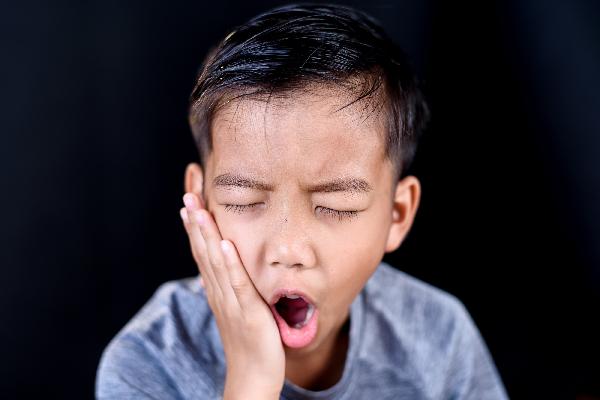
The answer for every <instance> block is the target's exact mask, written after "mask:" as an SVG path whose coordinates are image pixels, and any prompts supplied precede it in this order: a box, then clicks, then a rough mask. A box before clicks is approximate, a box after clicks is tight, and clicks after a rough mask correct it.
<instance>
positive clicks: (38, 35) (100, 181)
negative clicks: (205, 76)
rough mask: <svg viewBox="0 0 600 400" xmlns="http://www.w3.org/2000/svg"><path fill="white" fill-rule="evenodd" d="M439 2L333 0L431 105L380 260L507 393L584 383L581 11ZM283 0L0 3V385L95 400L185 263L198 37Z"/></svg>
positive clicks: (597, 168)
mask: <svg viewBox="0 0 600 400" xmlns="http://www.w3.org/2000/svg"><path fill="white" fill-rule="evenodd" d="M456 3H457V2H446V1H433V0H429V1H418V0H414V1H398V2H392V1H379V0H372V1H369V2H364V3H360V2H358V3H356V2H346V4H354V5H356V6H358V7H359V8H361V9H363V10H365V11H367V12H368V13H370V14H371V15H373V16H374V17H375V18H377V19H379V20H380V21H381V23H382V24H383V25H384V27H385V28H386V30H388V32H389V33H390V34H391V35H392V36H393V37H394V38H395V39H396V40H397V42H398V43H399V44H400V45H401V46H402V47H403V48H404V49H405V50H406V51H407V53H409V55H410V58H411V60H412V61H413V64H414V66H415V69H416V70H417V72H418V74H419V76H420V77H421V78H422V79H423V80H424V83H425V91H426V94H427V97H428V99H429V102H430V105H431V108H432V112H433V120H432V124H431V126H430V129H429V130H428V131H427V133H426V134H425V136H424V138H423V141H422V142H421V146H420V148H419V150H418V153H417V157H416V160H415V164H414V166H413V173H414V174H415V175H416V176H418V177H419V178H420V180H421V182H422V188H423V198H422V202H421V207H420V209H419V212H418V214H417V218H416V221H415V225H414V228H413V230H412V231H411V233H410V235H409V236H408V238H407V240H406V242H405V243H404V244H403V245H402V247H401V248H400V249H399V250H398V251H397V252H396V253H395V254H393V255H391V256H386V258H385V260H386V261H388V262H390V263H392V264H394V265H397V266H399V267H400V268H401V269H403V270H405V271H407V272H409V273H411V274H413V275H415V276H417V277H419V278H421V279H424V280H426V281H429V282H431V283H433V284H434V285H436V286H438V287H441V288H443V289H444V290H447V291H449V292H451V293H453V294H455V295H456V296H458V297H459V298H460V299H461V300H462V301H463V302H464V303H465V305H466V306H467V308H468V310H469V311H470V313H471V315H472V316H473V318H474V320H475V322H476V323H477V325H478V327H479V329H480V330H481V332H482V334H483V336H484V338H485V340H486V342H487V344H488V347H489V348H490V351H491V353H492V355H493V357H494V360H495V362H496V365H497V367H498V369H499V371H500V374H501V376H502V378H503V380H504V383H505V385H506V388H507V390H508V392H509V395H510V396H511V398H517V399H526V398H530V399H532V398H557V399H558V398H572V396H573V394H574V393H575V392H576V393H578V394H579V395H583V394H588V395H600V390H599V388H598V386H599V385H598V381H599V378H598V377H600V373H599V371H598V364H599V358H598V357H599V352H598V346H597V343H596V342H597V338H598V337H600V336H599V335H598V333H599V332H598V330H597V328H595V320H597V318H598V314H599V312H598V307H597V305H598V297H599V295H598V293H599V291H600V290H599V287H600V267H599V266H600V207H599V206H598V205H599V204H600V161H599V158H600V94H599V93H600V91H599V89H600V78H599V77H598V75H599V72H600V45H599V43H600V40H598V39H599V38H600V23H599V22H600V21H599V18H598V16H599V11H600V10H599V7H598V3H596V2H594V1H591V0H590V1H587V2H586V1H579V2H567V1H546V2H541V1H539V2H536V1H533V0H524V1H516V0H515V1H505V2H497V3H494V2H473V3H472V4H466V3H462V4H456ZM279 4H282V3H281V2H275V1H272V2H268V1H219V2H202V1H170V2H149V1H129V2H121V1H86V2H67V1H52V2H26V1H24V2H19V3H17V2H15V3H12V4H10V3H3V4H2V6H1V9H0V33H1V35H0V40H1V44H2V46H1V48H0V51H1V52H2V53H1V54H2V55H1V67H0V68H1V69H0V72H1V74H0V91H1V96H2V97H1V99H2V100H1V103H0V106H1V108H0V118H1V119H0V122H1V129H2V136H1V137H2V143H1V147H0V170H1V171H2V173H1V174H0V176H1V179H2V182H1V186H0V187H1V190H2V196H1V203H0V206H1V207H0V210H1V212H2V214H1V215H0V217H1V219H0V221H1V222H0V223H1V224H2V229H1V230H0V232H1V235H2V236H1V238H0V239H1V241H0V243H1V246H2V247H1V248H0V249H1V251H0V257H1V258H0V265H1V266H2V278H1V280H0V296H1V297H0V305H1V315H0V317H1V319H0V346H1V350H0V354H1V356H0V357H1V362H0V368H1V370H0V385H1V386H0V393H1V397H3V398H34V397H35V398H54V397H55V398H88V397H92V396H93V385H94V378H95V371H96V367H97V363H98V361H99V357H100V354H101V351H102V350H103V348H104V347H105V346H106V344H107V343H108V341H109V340H110V339H111V338H112V337H113V336H114V335H115V334H116V332H117V331H118V330H119V329H120V328H121V327H122V326H123V325H124V324H125V323H126V322H127V321H128V320H129V319H130V318H131V317H132V316H133V315H134V313H135V312H136V311H137V310H138V309H139V308H140V307H141V306H142V305H143V304H144V303H145V301H147V300H148V298H149V297H150V296H151V295H152V293H153V292H154V290H155V289H156V287H157V286H158V285H159V284H160V283H162V282H164V281H166V280H170V279H176V278H181V277H184V276H190V275H192V274H195V273H196V269H195V265H194V263H193V260H192V258H191V255H190V252H189V247H188V243H187V238H186V236H185V232H184V231H183V229H182V227H181V222H180V219H179V215H178V210H179V208H180V206H181V204H182V203H181V196H182V194H183V172H184V168H185V166H186V164H187V163H188V162H190V161H197V153H196V150H195V148H194V144H193V141H192V137H191V134H190V131H189V129H188V126H187V122H186V108H187V98H188V96H189V93H190V91H191V89H192V87H193V83H194V78H195V74H196V72H197V69H198V68H199V66H200V62H201V60H202V58H203V56H204V54H205V53H206V51H207V49H208V47H209V46H210V45H212V44H213V43H215V42H216V41H217V40H218V39H220V38H221V37H222V36H223V35H224V34H226V33H227V32H228V31H229V30H230V29H231V28H232V27H233V26H235V25H236V24H239V23H242V22H244V21H245V20H246V19H248V18H250V17H252V16H254V15H255V14H257V13H258V12H261V11H264V10H266V9H267V8H270V7H271V6H275V5H279Z"/></svg>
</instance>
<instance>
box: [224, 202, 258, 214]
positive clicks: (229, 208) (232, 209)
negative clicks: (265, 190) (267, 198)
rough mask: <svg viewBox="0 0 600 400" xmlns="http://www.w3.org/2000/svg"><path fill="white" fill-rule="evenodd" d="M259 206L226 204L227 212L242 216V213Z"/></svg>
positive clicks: (255, 204) (256, 204)
mask: <svg viewBox="0 0 600 400" xmlns="http://www.w3.org/2000/svg"><path fill="white" fill-rule="evenodd" d="M259 204H260V203H252V204H248V205H242V204H225V211H230V212H234V213H238V214H241V213H242V212H244V211H247V210H249V209H252V208H254V207H256V206H258V205H259Z"/></svg>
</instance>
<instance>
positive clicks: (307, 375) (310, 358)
mask: <svg viewBox="0 0 600 400" xmlns="http://www.w3.org/2000/svg"><path fill="white" fill-rule="evenodd" d="M349 328H350V319H349V316H347V317H346V320H345V322H344V323H343V324H342V326H341V327H340V328H338V329H337V330H336V331H334V334H332V335H330V337H328V338H327V339H326V340H325V341H324V342H323V344H322V345H321V346H319V347H318V348H316V349H315V350H313V351H311V352H310V353H309V354H294V355H290V354H286V364H285V377H286V378H287V379H288V380H290V381H291V382H293V383H294V384H296V385H298V386H300V387H303V388H305V389H308V390H324V389H327V388H329V387H331V386H333V385H335V384H336V383H337V382H338V381H339V380H340V379H341V377H342V375H343V372H344V365H345V362H346V355H347V352H348V345H349V330H350V329H349Z"/></svg>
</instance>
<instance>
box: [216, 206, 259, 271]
mask: <svg viewBox="0 0 600 400" xmlns="http://www.w3.org/2000/svg"><path fill="white" fill-rule="evenodd" d="M213 216H214V219H215V222H216V223H217V226H218V227H219V232H220V233H221V237H222V238H223V239H226V240H229V241H231V242H232V243H233V245H234V246H235V248H236V250H237V252H238V254H239V255H240V259H241V261H242V264H244V266H248V265H251V260H253V259H254V255H253V253H252V252H253V251H254V249H257V248H258V244H257V243H255V242H254V240H255V239H254V238H255V237H256V236H255V235H252V225H251V224H241V223H239V222H238V223H236V222H235V217H233V218H232V217H231V216H229V215H227V213H226V212H225V211H222V212H218V211H217V212H214V213H213Z"/></svg>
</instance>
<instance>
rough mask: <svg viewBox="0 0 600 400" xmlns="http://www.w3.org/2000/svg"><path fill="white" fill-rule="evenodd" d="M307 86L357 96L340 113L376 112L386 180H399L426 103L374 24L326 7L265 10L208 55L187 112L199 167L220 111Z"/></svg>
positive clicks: (419, 129) (364, 16) (407, 68)
mask: <svg viewBox="0 0 600 400" xmlns="http://www.w3.org/2000/svg"><path fill="white" fill-rule="evenodd" d="M357 79H358V81H359V82H361V84H359V85H356V82H357ZM314 84H316V85H317V86H326V85H328V86H330V87H331V86H332V85H333V87H339V88H342V89H344V88H345V89H346V90H347V92H348V93H349V94H350V93H356V94H357V96H356V98H355V99H354V100H353V101H352V102H351V103H349V104H348V105H350V104H353V103H355V102H358V101H360V100H369V101H368V104H369V106H367V107H365V109H366V108H369V109H371V110H372V111H374V110H380V111H381V110H383V111H384V114H385V116H386V118H385V126H386V131H387V132H386V135H385V136H386V138H385V148H386V156H387V157H388V159H389V160H390V161H392V164H393V165H394V167H395V176H394V179H395V180H398V179H400V178H402V177H403V176H404V175H405V173H406V170H407V169H408V167H409V166H410V165H411V163H412V161H413V158H414V155H415V152H416V147H417V142H418V139H419V137H420V135H421V132H422V131H423V129H424V128H425V125H426V124H427V121H428V119H429V109H428V106H427V103H426V102H425V100H424V97H423V95H422V92H421V90H420V88H419V84H418V81H417V78H416V76H415V74H414V73H413V71H412V69H411V67H410V65H409V62H408V60H407V57H406V55H405V54H404V52H403V51H402V50H401V49H400V48H399V47H398V46H397V45H396V44H395V43H393V41H392V40H391V39H390V38H389V37H388V36H387V34H386V33H385V31H384V30H383V28H382V27H381V26H380V24H379V23H378V22H377V21H376V20H374V19H373V18H372V17H370V16H368V15H367V14H365V13H363V12H361V11H358V10H356V9H354V8H351V7H349V6H342V5H333V4H314V3H302V4H290V5H286V6H282V7H277V8H274V9H271V10H269V11H266V12H264V13H262V14H260V15H257V16H256V17H254V18H252V19H250V20H249V21H248V22H246V23H245V24H242V25H239V26H237V27H236V28H235V29H234V30H233V31H231V33H229V34H228V35H226V36H225V37H224V38H223V39H222V40H221V41H220V42H219V43H218V44H217V45H216V46H215V47H213V48H212V49H211V50H210V51H209V53H208V55H207V56H206V58H205V59H204V61H203V63H202V66H201V69H200V72H199V74H198V78H197V81H196V85H195V87H194V89H193V91H192V93H191V95H190V108H189V123H190V127H191V130H192V133H193V135H194V139H195V142H196V145H197V147H198V151H199V153H200V160H201V163H203V167H204V162H205V161H204V160H205V159H206V157H208V155H209V154H210V151H212V136H211V132H210V128H211V121H212V118H213V117H214V115H215V114H216V111H217V110H218V109H219V108H220V107H221V106H223V105H225V104H227V103H228V102H229V101H231V100H234V99H237V98H239V97H241V96H253V97H257V98H264V97H265V96H266V97H268V99H270V98H271V96H272V95H273V94H276V95H279V96H293V94H294V93H295V92H298V91H303V90H307V88H308V87H310V86H311V85H314ZM267 101H268V100H267ZM348 105H347V106H348ZM344 107H346V106H344ZM344 107H342V108H344Z"/></svg>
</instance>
